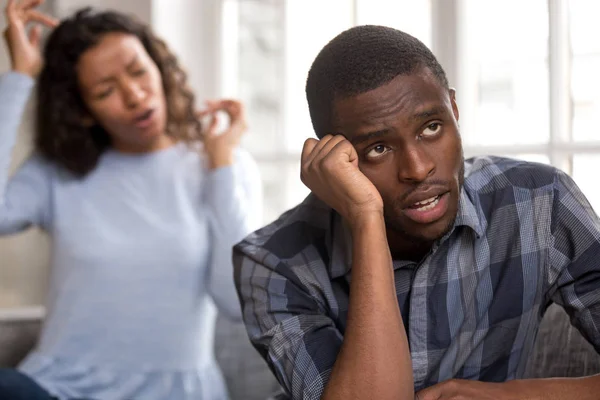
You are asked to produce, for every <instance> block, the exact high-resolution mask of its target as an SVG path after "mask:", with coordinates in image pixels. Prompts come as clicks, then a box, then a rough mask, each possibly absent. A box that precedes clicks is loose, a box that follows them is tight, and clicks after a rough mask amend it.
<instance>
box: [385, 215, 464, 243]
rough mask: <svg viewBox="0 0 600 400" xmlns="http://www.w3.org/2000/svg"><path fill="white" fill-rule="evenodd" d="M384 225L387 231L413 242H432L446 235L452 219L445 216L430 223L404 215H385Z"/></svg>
mask: <svg viewBox="0 0 600 400" xmlns="http://www.w3.org/2000/svg"><path fill="white" fill-rule="evenodd" d="M385 225H386V228H387V230H388V231H391V232H393V233H394V234H396V235H398V236H399V237H401V238H402V239H404V240H406V241H408V242H413V243H420V244H422V243H432V242H435V241H436V240H438V239H440V238H442V237H443V236H444V235H446V234H447V233H448V232H450V230H451V229H452V227H453V226H454V219H451V220H449V221H448V219H447V218H440V219H439V220H437V221H435V222H432V223H430V224H419V223H416V222H413V221H411V220H409V219H408V218H406V217H398V216H394V217H391V218H390V217H389V216H387V215H386V216H385Z"/></svg>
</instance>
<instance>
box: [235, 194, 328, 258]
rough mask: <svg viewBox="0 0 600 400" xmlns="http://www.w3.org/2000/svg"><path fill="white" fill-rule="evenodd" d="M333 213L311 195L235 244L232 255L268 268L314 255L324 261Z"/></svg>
mask: <svg viewBox="0 0 600 400" xmlns="http://www.w3.org/2000/svg"><path fill="white" fill-rule="evenodd" d="M332 218H333V210H332V209H331V208H330V207H328V206H327V205H326V204H325V203H323V202H322V201H320V200H319V199H317V198H316V197H315V196H314V195H312V194H311V195H309V196H308V197H307V198H306V199H305V200H304V201H303V202H302V203H300V204H299V205H297V206H296V207H294V208H292V209H290V210H288V211H286V212H285V213H284V214H282V215H281V216H280V217H279V218H278V219H277V220H275V221H274V222H272V223H270V224H268V225H266V226H265V227H263V228H261V229H259V230H257V231H255V232H253V233H251V234H250V235H248V236H247V237H246V238H244V239H243V240H242V241H241V242H240V243H238V244H237V245H235V247H234V253H236V255H238V256H239V255H242V256H245V257H249V258H251V259H253V260H254V261H255V262H260V263H261V264H265V265H267V266H269V264H273V265H271V267H275V266H276V265H274V264H277V263H279V262H282V261H286V260H294V259H305V260H306V261H307V262H310V261H311V260H310V259H309V258H314V257H315V253H314V252H315V251H316V252H317V253H316V255H318V256H319V257H321V258H322V259H323V260H324V259H325V258H327V254H326V253H327V251H326V240H327V237H328V233H329V231H330V229H331V225H332Z"/></svg>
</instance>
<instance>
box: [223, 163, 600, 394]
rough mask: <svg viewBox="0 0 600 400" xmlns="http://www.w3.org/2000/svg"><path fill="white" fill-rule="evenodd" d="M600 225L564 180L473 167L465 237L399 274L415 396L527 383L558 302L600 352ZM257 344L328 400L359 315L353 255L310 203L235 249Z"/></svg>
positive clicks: (536, 168) (282, 370)
mask: <svg viewBox="0 0 600 400" xmlns="http://www.w3.org/2000/svg"><path fill="white" fill-rule="evenodd" d="M599 239H600V221H599V220H598V217H597V216H596V214H595V213H594V211H593V210H592V208H591V206H590V205H589V203H588V202H587V200H586V199H585V197H584V196H583V195H582V194H581V192H580V190H579V189H578V187H577V186H576V185H575V183H574V182H573V181H572V180H571V178H569V177H568V176H567V175H566V174H564V173H563V172H561V171H558V170H556V169H554V168H552V167H549V166H544V165H541V164H532V163H527V162H522V161H515V160H509V159H503V158H495V157H491V158H490V157H481V158H475V159H470V160H467V161H466V162H465V183H464V187H463V190H462V192H461V196H460V201H459V211H458V215H457V217H456V220H455V223H454V227H453V229H452V230H451V231H450V232H449V233H448V234H446V235H445V236H444V237H443V238H442V239H441V240H439V241H438V242H436V243H435V244H434V246H433V249H432V251H431V252H430V253H429V255H428V256H427V257H425V258H424V259H423V260H422V261H421V262H419V263H413V262H407V261H402V260H395V261H394V262H393V268H394V275H395V282H396V294H397V298H398V304H399V306H400V311H401V314H402V317H403V319H404V326H405V328H406V332H407V336H408V340H409V343H410V352H411V357H412V364H413V374H414V384H415V390H419V389H422V388H425V387H427V386H430V385H433V384H435V383H438V382H441V381H444V380H447V379H450V378H463V379H475V380H482V381H497V382H500V381H506V380H510V379H515V378H520V377H522V376H523V373H524V371H525V368H526V363H527V360H528V356H529V355H530V354H531V351H532V348H533V344H534V340H535V336H536V333H537V329H538V326H539V323H540V320H541V318H542V316H543V314H544V311H545V310H546V308H547V307H548V306H549V305H550V303H551V302H555V303H558V304H560V305H561V306H562V307H564V308H565V309H566V311H567V312H568V313H569V315H570V316H571V320H572V322H573V323H574V324H575V325H576V326H577V328H578V329H579V330H580V331H581V332H582V333H583V335H584V336H585V337H586V338H587V339H588V340H589V341H590V342H591V343H592V344H593V345H594V347H595V349H596V351H598V352H600V256H599V255H600V242H599ZM234 263H235V280H236V286H237V288H238V294H239V296H240V299H241V303H242V308H243V314H244V320H245V323H246V327H247V330H248V334H249V336H250V339H251V341H252V343H253V344H254V346H255V347H256V349H257V350H258V351H259V352H260V354H261V355H262V357H263V358H264V359H265V360H266V361H267V363H268V364H269V366H270V367H271V369H272V371H273V372H274V373H275V375H276V376H277V378H278V380H279V382H280V383H281V384H282V386H283V387H284V388H285V389H286V391H287V392H288V393H290V394H291V395H292V397H293V398H294V399H318V398H320V396H321V394H322V392H323V390H324V388H325V386H326V384H327V381H328V379H329V375H330V373H331V370H332V367H333V365H334V363H335V360H336V356H337V354H338V351H339V350H340V346H341V344H342V341H343V338H344V330H345V329H346V319H347V315H348V295H349V279H350V275H351V270H350V267H351V243H350V236H349V232H348V230H347V229H346V228H345V225H344V223H343V222H342V221H341V218H340V216H339V215H338V214H337V213H335V212H334V211H332V210H331V209H330V208H328V207H327V206H326V205H324V204H323V203H322V202H320V201H319V200H318V199H316V198H315V197H314V196H312V195H311V196H309V197H308V198H307V199H306V200H305V201H304V202H303V203H302V204H300V205H299V206H298V207H296V208H294V209H292V210H290V211H288V212H287V213H285V214H284V215H283V216H282V217H281V218H279V219H278V220H277V221H276V222H274V223H273V224H271V225H269V226H267V227H265V228H263V229H261V230H259V231H257V232H255V233H254V234H252V235H250V236H249V237H248V238H246V239H245V240H244V241H243V242H241V243H240V244H238V245H237V246H236V247H235V249H234Z"/></svg>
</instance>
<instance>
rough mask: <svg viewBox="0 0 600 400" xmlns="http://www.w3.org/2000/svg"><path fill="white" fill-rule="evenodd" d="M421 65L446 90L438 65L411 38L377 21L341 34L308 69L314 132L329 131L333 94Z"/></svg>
mask: <svg viewBox="0 0 600 400" xmlns="http://www.w3.org/2000/svg"><path fill="white" fill-rule="evenodd" d="M423 67H425V68H428V69H429V70H430V71H431V72H432V73H433V74H434V75H435V76H436V77H437V79H439V81H440V84H441V85H442V86H443V87H444V88H446V89H447V88H448V79H447V78H446V73H445V72H444V70H443V68H442V66H441V65H440V64H439V62H438V61H437V59H436V58H435V56H434V55H433V53H432V52H431V51H430V50H429V49H428V48H427V46H425V45H424V44H423V43H422V42H421V41H419V40H418V39H416V38H414V37H413V36H411V35H409V34H407V33H404V32H402V31H399V30H397V29H393V28H389V27H386V26H378V25H363V26H357V27H354V28H350V29H348V30H346V31H344V32H342V33H340V34H339V35H338V36H336V37H335V38H334V39H332V40H331V41H330V42H329V43H328V44H327V45H326V46H325V47H324V48H323V49H322V50H321V52H320V53H319V54H318V55H317V58H315V61H314V62H313V64H312V66H311V68H310V71H309V72H308V79H307V81H306V98H307V100H308V109H309V111H310V117H311V120H312V124H313V128H314V130H315V133H316V134H317V136H318V137H319V138H322V137H323V136H325V135H326V134H327V133H331V132H328V130H329V129H331V127H330V123H331V112H332V106H333V101H334V100H335V99H336V98H338V99H339V98H345V97H348V96H354V95H357V94H360V93H364V92H368V91H370V90H373V89H376V88H378V87H380V86H382V85H384V84H386V83H388V82H390V81H391V80H392V79H394V78H395V77H397V76H398V75H409V74H412V73H413V72H415V71H417V70H418V69H420V68H423Z"/></svg>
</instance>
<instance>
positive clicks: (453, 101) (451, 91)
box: [448, 88, 460, 122]
mask: <svg viewBox="0 0 600 400" xmlns="http://www.w3.org/2000/svg"><path fill="white" fill-rule="evenodd" d="M448 92H449V94H450V103H451V104H452V113H453V114H454V118H455V119H456V122H458V118H459V116H460V113H459V112H458V105H457V104H456V89H454V88H450V89H449V90H448Z"/></svg>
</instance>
